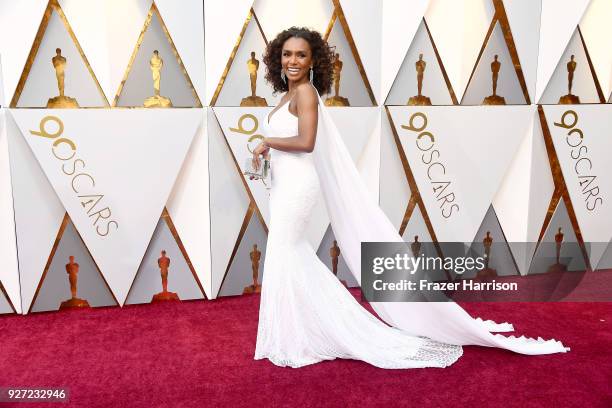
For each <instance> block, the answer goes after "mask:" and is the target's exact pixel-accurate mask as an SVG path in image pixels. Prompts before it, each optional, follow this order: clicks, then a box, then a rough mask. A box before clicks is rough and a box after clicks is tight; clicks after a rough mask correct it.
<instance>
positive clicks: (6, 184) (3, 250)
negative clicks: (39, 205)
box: [0, 109, 21, 313]
mask: <svg viewBox="0 0 612 408" xmlns="http://www.w3.org/2000/svg"><path fill="white" fill-rule="evenodd" d="M6 115H7V113H6V111H5V110H4V109H0V231H2V234H0V259H2V262H3V267H2V268H0V283H1V284H2V286H3V287H4V289H5V290H6V293H7V295H8V296H9V297H10V299H11V303H12V304H13V305H14V307H15V310H16V311H17V313H21V296H20V286H19V265H18V263H17V237H16V235H15V213H14V211H13V189H12V186H11V167H10V162H9V147H8V134H7V131H6ZM0 297H2V296H0Z"/></svg>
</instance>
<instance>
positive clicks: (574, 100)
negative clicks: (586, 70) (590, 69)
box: [559, 55, 580, 105]
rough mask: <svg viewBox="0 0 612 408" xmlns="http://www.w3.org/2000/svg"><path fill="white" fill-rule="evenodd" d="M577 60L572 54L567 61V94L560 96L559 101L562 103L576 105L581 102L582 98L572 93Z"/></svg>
mask: <svg viewBox="0 0 612 408" xmlns="http://www.w3.org/2000/svg"><path fill="white" fill-rule="evenodd" d="M576 65H577V64H576V61H574V56H573V55H572V56H571V58H570V60H569V62H568V63H567V95H563V96H562V97H561V98H559V103H560V104H562V105H576V104H579V103H580V98H579V97H578V96H577V95H572V84H573V83H574V71H576Z"/></svg>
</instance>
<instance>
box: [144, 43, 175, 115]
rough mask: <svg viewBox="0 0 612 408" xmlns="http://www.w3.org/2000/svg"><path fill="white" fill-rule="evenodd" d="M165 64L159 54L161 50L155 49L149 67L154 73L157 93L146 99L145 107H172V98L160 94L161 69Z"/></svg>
mask: <svg viewBox="0 0 612 408" xmlns="http://www.w3.org/2000/svg"><path fill="white" fill-rule="evenodd" d="M163 66H164V60H163V59H162V58H161V57H160V56H159V51H157V50H155V51H153V56H152V57H151V59H150V60H149V67H150V68H151V74H152V75H153V90H154V92H155V94H154V95H153V96H149V97H148V98H147V99H145V100H144V105H143V106H144V107H145V108H171V107H172V101H170V98H167V97H165V96H162V95H161V94H160V83H161V70H162V68H163Z"/></svg>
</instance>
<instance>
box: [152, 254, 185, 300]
mask: <svg viewBox="0 0 612 408" xmlns="http://www.w3.org/2000/svg"><path fill="white" fill-rule="evenodd" d="M157 266H159V269H160V272H161V280H162V291H161V292H159V293H157V294H155V295H153V299H151V303H156V302H166V301H169V300H180V299H179V297H178V295H177V294H176V293H174V292H169V291H168V268H170V258H168V257H167V256H166V251H161V256H160V257H159V258H158V259H157Z"/></svg>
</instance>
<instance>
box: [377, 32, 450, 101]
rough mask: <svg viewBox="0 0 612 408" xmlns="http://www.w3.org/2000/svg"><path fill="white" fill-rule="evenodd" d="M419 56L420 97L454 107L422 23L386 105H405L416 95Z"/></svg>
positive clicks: (432, 46)
mask: <svg viewBox="0 0 612 408" xmlns="http://www.w3.org/2000/svg"><path fill="white" fill-rule="evenodd" d="M421 54H422V55H423V58H422V61H424V63H425V71H424V72H423V89H422V91H421V94H422V95H423V96H426V97H428V98H429V99H430V100H431V103H432V105H452V104H453V100H452V99H451V94H450V91H449V89H448V87H447V85H446V80H445V79H444V75H443V71H442V67H441V66H440V64H439V63H438V58H437V57H436V53H435V50H434V45H433V44H432V43H431V39H430V37H429V34H428V33H427V28H426V26H425V23H424V22H421V24H420V25H419V28H418V30H417V32H416V34H415V36H414V39H413V40H412V44H410V48H409V49H408V52H407V53H406V56H405V57H404V61H403V62H402V64H401V67H400V68H399V72H398V73H397V76H396V77H395V81H394V82H393V86H392V87H391V90H390V92H389V95H388V96H387V100H386V101H385V104H387V105H407V104H408V100H409V98H410V97H412V96H416V95H417V94H418V85H417V84H418V82H417V69H416V64H417V61H419V60H420V59H421ZM419 64H420V63H419Z"/></svg>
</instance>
